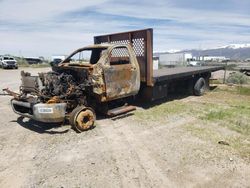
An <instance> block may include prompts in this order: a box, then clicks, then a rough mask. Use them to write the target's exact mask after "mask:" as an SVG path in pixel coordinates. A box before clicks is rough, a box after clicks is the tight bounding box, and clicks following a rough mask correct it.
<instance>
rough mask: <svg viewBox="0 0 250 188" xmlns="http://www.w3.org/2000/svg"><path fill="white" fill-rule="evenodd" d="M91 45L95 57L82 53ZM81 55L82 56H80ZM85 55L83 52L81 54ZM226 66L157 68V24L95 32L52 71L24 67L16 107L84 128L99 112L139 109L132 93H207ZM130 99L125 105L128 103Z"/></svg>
mask: <svg viewBox="0 0 250 188" xmlns="http://www.w3.org/2000/svg"><path fill="white" fill-rule="evenodd" d="M86 51H90V52H91V53H90V58H89V59H87V60H86V59H84V58H85V57H84V58H83V57H81V54H82V53H83V52H86ZM75 56H77V58H76V59H74V58H75ZM78 56H79V58H78ZM221 69H223V67H218V66H217V67H216V66H206V67H205V66H204V67H179V68H169V69H159V70H153V29H151V28H149V29H144V30H137V31H130V32H123V33H115V34H109V35H101V36H96V37H94V45H90V46H87V47H84V48H80V49H77V50H76V51H74V52H73V53H72V54H70V55H69V56H68V57H67V58H66V59H65V60H63V61H62V62H61V63H59V64H58V65H57V66H53V67H52V70H53V71H52V72H48V73H40V74H39V75H38V76H31V75H30V74H29V73H25V72H22V73H21V77H22V85H21V87H20V93H18V94H17V93H14V94H13V92H11V91H9V90H7V92H9V93H10V94H11V95H12V96H13V97H14V98H13V99H12V100H11V105H12V108H13V110H14V112H15V113H17V114H19V115H21V116H23V117H28V118H31V119H35V120H37V121H41V122H63V121H64V120H65V119H68V120H69V123H70V124H71V125H72V127H73V128H74V129H76V130H77V131H78V132H82V131H86V130H88V129H90V128H92V127H93V126H94V122H95V118H96V112H97V111H99V112H101V113H104V114H106V115H109V116H115V115H118V114H122V113H126V112H129V111H132V110H135V107H134V106H129V105H126V104H125V103H126V102H127V101H128V99H131V98H132V99H142V100H144V101H148V102H150V101H154V100H157V99H161V98H165V97H167V94H168V93H169V92H171V91H175V92H176V91H177V89H183V88H186V89H189V91H192V93H194V94H195V95H202V94H203V93H204V91H205V89H207V88H208V86H209V78H210V76H211V72H213V71H217V70H221ZM124 104H125V105H124Z"/></svg>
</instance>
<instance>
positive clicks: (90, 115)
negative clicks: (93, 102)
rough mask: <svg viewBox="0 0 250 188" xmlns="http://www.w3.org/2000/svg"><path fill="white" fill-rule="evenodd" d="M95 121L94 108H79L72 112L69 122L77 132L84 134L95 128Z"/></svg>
mask: <svg viewBox="0 0 250 188" xmlns="http://www.w3.org/2000/svg"><path fill="white" fill-rule="evenodd" d="M95 119H96V116H95V112H94V110H93V109H92V108H89V107H85V106H79V107H76V108H75V109H74V110H73V111H72V112H71V115H70V119H69V122H70V124H71V126H72V127H73V128H74V129H75V130H76V131H77V132H83V131H86V130H89V129H91V128H92V127H93V126H94V123H95Z"/></svg>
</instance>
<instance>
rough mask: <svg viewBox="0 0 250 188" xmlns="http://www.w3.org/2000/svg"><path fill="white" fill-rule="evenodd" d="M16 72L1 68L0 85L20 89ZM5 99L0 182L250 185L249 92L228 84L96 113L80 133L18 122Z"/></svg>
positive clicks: (1, 100)
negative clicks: (130, 109) (112, 113)
mask: <svg viewBox="0 0 250 188" xmlns="http://www.w3.org/2000/svg"><path fill="white" fill-rule="evenodd" d="M48 69H49V68H42V69H38V68H37V69H29V68H25V70H26V71H30V72H32V73H33V74H36V73H37V72H43V71H47V70H48ZM20 71H21V69H18V70H2V69H0V89H2V88H5V87H9V88H11V89H14V90H18V86H19V84H20ZM217 74H218V73H217ZM219 75H221V74H219ZM222 75H223V74H222ZM10 99H11V97H9V96H0V112H1V113H0V187H8V188H9V187H250V134H249V130H250V128H249V127H250V123H249V122H250V117H249V111H250V110H249V109H250V96H249V95H239V94H238V93H237V91H236V90H235V89H234V88H227V87H226V86H223V87H219V89H218V88H216V89H214V90H212V91H210V92H208V93H207V94H206V95H204V96H202V97H194V96H186V97H181V98H180V99H177V98H173V99H171V100H169V101H166V102H165V101H162V102H164V103H157V104H156V103H155V104H154V105H152V106H150V107H149V108H138V109H137V111H135V112H134V113H130V114H128V115H126V116H120V117H116V118H112V119H101V118H99V120H97V122H96V127H95V128H94V129H92V130H90V131H87V132H83V133H81V134H78V133H76V132H75V131H74V130H72V129H71V127H70V126H69V125H63V126H61V125H58V126H54V125H48V124H41V123H37V122H34V121H30V120H28V119H26V118H24V119H22V118H20V117H19V116H18V115H16V114H14V112H13V111H12V109H11V107H10ZM238 109H240V111H235V110H238ZM214 112H216V113H214ZM218 114H219V115H218ZM247 114H248V115H247ZM236 125H237V126H236ZM218 141H225V142H227V143H228V144H229V145H223V144H218Z"/></svg>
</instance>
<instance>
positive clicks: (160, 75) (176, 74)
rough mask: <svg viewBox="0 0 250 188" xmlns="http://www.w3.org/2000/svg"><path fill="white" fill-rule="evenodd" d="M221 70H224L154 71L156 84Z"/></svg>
mask: <svg viewBox="0 0 250 188" xmlns="http://www.w3.org/2000/svg"><path fill="white" fill-rule="evenodd" d="M221 69H223V67H221V66H202V67H175V68H162V69H158V70H154V71H153V79H154V81H155V82H161V81H166V80H171V79H178V78H184V77H189V76H193V75H196V74H202V73H205V72H214V71H218V70H221Z"/></svg>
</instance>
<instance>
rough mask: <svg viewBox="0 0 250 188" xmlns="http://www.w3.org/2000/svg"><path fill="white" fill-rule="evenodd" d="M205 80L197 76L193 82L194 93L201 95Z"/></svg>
mask: <svg viewBox="0 0 250 188" xmlns="http://www.w3.org/2000/svg"><path fill="white" fill-rule="evenodd" d="M205 90H206V81H205V79H204V78H202V77H201V78H199V79H198V80H197V81H196V83H195V84H194V95H196V96H201V95H203V94H204V93H205Z"/></svg>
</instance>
